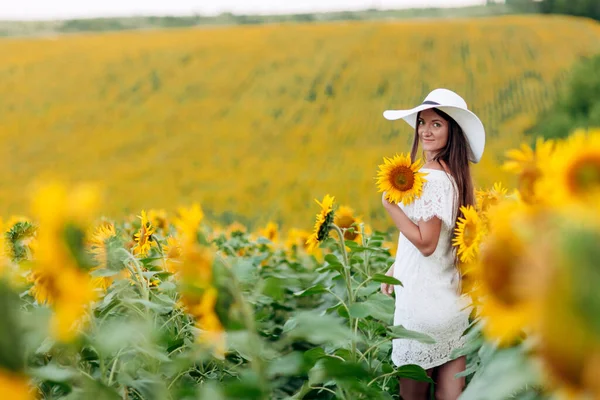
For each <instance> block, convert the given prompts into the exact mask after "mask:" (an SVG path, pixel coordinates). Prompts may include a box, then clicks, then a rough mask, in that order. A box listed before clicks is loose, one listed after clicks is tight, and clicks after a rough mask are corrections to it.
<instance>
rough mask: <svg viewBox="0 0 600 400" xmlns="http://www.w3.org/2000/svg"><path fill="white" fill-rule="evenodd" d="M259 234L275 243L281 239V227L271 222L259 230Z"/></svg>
mask: <svg viewBox="0 0 600 400" xmlns="http://www.w3.org/2000/svg"><path fill="white" fill-rule="evenodd" d="M258 234H259V235H260V236H262V237H264V238H266V239H268V240H269V241H270V242H273V243H274V242H276V241H277V240H278V239H279V227H278V226H277V224H276V223H275V222H273V221H269V222H268V223H267V225H266V226H264V227H263V228H260V229H259V230H258Z"/></svg>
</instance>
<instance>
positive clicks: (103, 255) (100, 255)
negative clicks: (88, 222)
mask: <svg viewBox="0 0 600 400" xmlns="http://www.w3.org/2000/svg"><path fill="white" fill-rule="evenodd" d="M116 236H117V231H116V229H115V225H114V224H113V223H111V222H103V223H101V224H100V225H98V226H97V227H96V228H95V229H94V230H93V231H92V233H91V234H90V235H89V239H88V246H89V248H90V252H91V253H92V254H93V255H94V259H95V260H96V262H98V264H99V266H100V268H106V264H107V258H108V254H107V249H106V242H107V241H109V240H110V239H112V238H114V237H116Z"/></svg>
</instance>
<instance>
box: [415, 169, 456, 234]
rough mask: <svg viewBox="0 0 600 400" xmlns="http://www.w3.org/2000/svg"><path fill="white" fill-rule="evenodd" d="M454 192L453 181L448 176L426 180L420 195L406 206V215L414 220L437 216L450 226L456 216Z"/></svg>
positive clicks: (452, 224) (425, 219) (424, 219)
mask: <svg viewBox="0 0 600 400" xmlns="http://www.w3.org/2000/svg"><path fill="white" fill-rule="evenodd" d="M456 193H457V191H456V188H455V186H454V183H453V182H452V181H451V180H450V179H449V178H448V177H445V176H444V177H443V178H440V179H438V178H435V179H432V180H428V181H427V182H425V184H424V185H423V193H422V194H421V197H419V198H418V199H416V200H415V201H414V202H413V203H412V204H410V205H409V206H408V207H407V209H406V211H407V215H408V216H409V217H410V218H411V219H412V220H413V221H415V222H417V221H419V220H423V221H427V220H430V219H431V218H433V217H438V218H439V219H441V220H442V222H443V223H444V224H446V226H448V227H449V228H452V227H453V226H454V219H455V218H456V215H455V206H456V202H457V199H456Z"/></svg>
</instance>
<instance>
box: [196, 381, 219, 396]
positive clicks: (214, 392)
mask: <svg viewBox="0 0 600 400" xmlns="http://www.w3.org/2000/svg"><path fill="white" fill-rule="evenodd" d="M198 399H210V400H225V397H224V396H223V392H222V390H221V388H220V387H219V385H218V384H216V383H215V382H210V381H206V382H204V383H202V385H201V386H200V394H199V396H198Z"/></svg>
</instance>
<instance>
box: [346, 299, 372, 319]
mask: <svg viewBox="0 0 600 400" xmlns="http://www.w3.org/2000/svg"><path fill="white" fill-rule="evenodd" d="M349 309H350V316H351V317H352V318H365V317H367V316H368V315H369V307H368V305H366V304H365V303H354V304H352V305H351V306H350V307H349Z"/></svg>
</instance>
